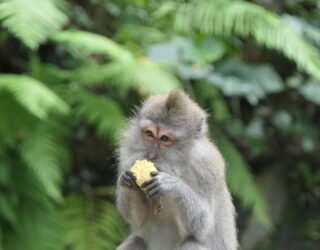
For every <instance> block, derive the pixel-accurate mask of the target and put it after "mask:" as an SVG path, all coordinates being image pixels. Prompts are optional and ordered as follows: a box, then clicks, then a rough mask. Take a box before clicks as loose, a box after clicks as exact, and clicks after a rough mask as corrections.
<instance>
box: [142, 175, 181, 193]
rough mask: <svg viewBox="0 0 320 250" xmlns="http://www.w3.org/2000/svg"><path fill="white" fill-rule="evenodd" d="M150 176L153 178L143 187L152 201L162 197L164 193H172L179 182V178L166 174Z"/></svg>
mask: <svg viewBox="0 0 320 250" xmlns="http://www.w3.org/2000/svg"><path fill="white" fill-rule="evenodd" d="M150 175H151V176H152V178H151V179H150V180H147V181H145V182H144V183H143V184H142V185H141V188H142V189H143V190H144V191H145V192H146V194H147V196H148V197H149V198H150V199H155V198H158V197H161V196H162V195H163V194H164V193H166V192H170V190H172V188H173V187H174V186H175V185H176V184H177V183H178V182H179V179H178V178H177V177H175V176H172V175H169V174H167V173H164V172H158V171H157V172H151V173H150Z"/></svg>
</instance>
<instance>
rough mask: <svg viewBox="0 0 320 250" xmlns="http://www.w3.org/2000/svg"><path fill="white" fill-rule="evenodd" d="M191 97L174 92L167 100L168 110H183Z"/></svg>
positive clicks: (180, 92)
mask: <svg viewBox="0 0 320 250" xmlns="http://www.w3.org/2000/svg"><path fill="white" fill-rule="evenodd" d="M187 99H189V97H188V96H187V95H186V94H185V93H184V92H182V91H174V92H172V93H170V94H169V95H168V98H167V100H166V108H167V110H168V111H170V110H172V109H181V108H183V107H184V105H185V102H186V100H187Z"/></svg>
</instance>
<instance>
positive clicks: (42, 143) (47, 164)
mask: <svg viewBox="0 0 320 250" xmlns="http://www.w3.org/2000/svg"><path fill="white" fill-rule="evenodd" d="M59 137H61V136H60V134H59V133H57V131H54V130H53V129H52V128H51V127H50V126H48V125H47V124H40V125H39V126H38V127H36V128H35V129H34V130H33V131H30V134H28V135H27V137H26V138H25V139H24V141H23V142H22V144H21V157H22V160H23V161H24V162H25V163H26V164H27V166H28V167H29V168H30V169H31V171H33V172H34V174H35V176H36V178H37V179H38V181H39V183H40V184H41V185H42V187H43V189H44V191H45V192H46V193H47V195H48V196H50V197H51V198H53V199H55V200H57V201H61V198H62V197H61V191H60V188H61V183H62V178H63V169H65V168H66V167H67V166H68V164H69V152H68V150H67V147H66V142H65V141H64V140H62V138H59ZM35 159H37V160H36V161H35Z"/></svg>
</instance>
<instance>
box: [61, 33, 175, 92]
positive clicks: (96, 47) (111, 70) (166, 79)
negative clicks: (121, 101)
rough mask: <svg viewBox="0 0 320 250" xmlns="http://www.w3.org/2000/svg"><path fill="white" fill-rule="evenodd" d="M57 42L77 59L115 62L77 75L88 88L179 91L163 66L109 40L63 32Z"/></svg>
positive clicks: (82, 70) (80, 71) (85, 70)
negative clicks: (97, 57) (95, 56)
mask: <svg viewBox="0 0 320 250" xmlns="http://www.w3.org/2000/svg"><path fill="white" fill-rule="evenodd" d="M55 40H56V41H57V42H61V43H66V44H67V45H68V46H69V48H70V49H72V51H75V52H76V54H77V55H81V56H83V55H84V56H89V55H92V54H102V55H107V56H109V57H110V58H111V59H112V61H111V62H110V63H108V64H103V65H98V64H89V65H84V67H81V68H79V69H78V70H77V71H76V75H75V77H76V79H77V80H78V81H80V82H83V83H84V84H86V85H97V84H106V83H109V82H111V83H115V84H117V85H118V86H119V87H120V88H122V89H127V88H130V87H135V88H138V89H139V90H141V91H142V92H146V93H152V94H153V93H168V92H170V91H172V90H174V89H177V88H179V87H180V83H179V81H178V80H177V79H176V78H175V77H174V75H173V74H172V72H170V70H169V69H168V67H165V66H163V65H159V64H155V63H152V62H150V61H149V60H148V59H147V58H137V57H135V56H134V55H133V54H132V53H131V52H130V51H128V50H126V49H125V48H124V47H122V46H120V45H118V44H117V43H115V42H113V41H112V40H111V39H108V38H106V37H103V36H100V35H96V34H92V33H89V32H82V31H64V32H61V33H59V34H58V35H57V36H56V37H55Z"/></svg>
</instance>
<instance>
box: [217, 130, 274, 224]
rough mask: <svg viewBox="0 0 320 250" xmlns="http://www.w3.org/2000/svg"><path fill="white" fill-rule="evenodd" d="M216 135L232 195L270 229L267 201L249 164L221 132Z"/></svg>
mask: <svg viewBox="0 0 320 250" xmlns="http://www.w3.org/2000/svg"><path fill="white" fill-rule="evenodd" d="M215 135H216V136H215V137H216V138H217V141H218V145H219V147H220V148H221V150H222V153H223V155H224V156H225V158H226V163H227V179H228V183H229V186H230V189H231V191H232V193H233V194H235V195H236V196H237V197H238V198H239V199H240V201H241V202H242V203H243V205H244V206H245V207H247V208H251V209H252V210H253V213H254V215H255V216H256V217H257V219H258V220H259V221H260V222H261V223H263V224H264V225H265V226H266V227H269V228H270V226H271V224H270V223H271V222H270V219H269V218H268V216H267V213H266V209H267V206H266V203H265V200H264V198H263V196H262V194H261V192H260V190H259V187H258V186H257V184H256V183H255V182H254V178H253V176H252V174H251V173H250V172H249V166H248V164H247V163H246V161H245V159H243V157H242V155H241V153H240V152H239V151H238V150H237V149H236V148H235V147H234V146H233V144H232V142H231V141H229V140H228V138H226V137H225V136H223V133H222V132H221V131H217V132H216V133H215Z"/></svg>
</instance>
